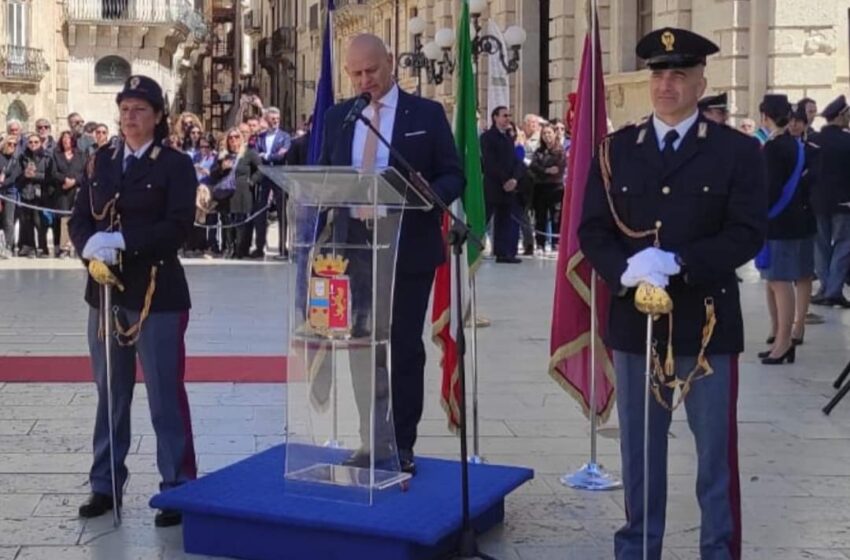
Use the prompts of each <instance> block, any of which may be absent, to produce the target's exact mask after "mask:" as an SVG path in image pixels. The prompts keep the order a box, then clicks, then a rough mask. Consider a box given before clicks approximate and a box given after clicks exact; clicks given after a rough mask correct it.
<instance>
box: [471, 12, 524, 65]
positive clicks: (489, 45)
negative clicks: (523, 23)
mask: <svg viewBox="0 0 850 560" xmlns="http://www.w3.org/2000/svg"><path fill="white" fill-rule="evenodd" d="M486 8H487V0H469V14H470V16H472V30H471V31H470V33H474V34H473V37H472V56H473V57H474V58H475V60H476V64H477V61H478V57H479V56H480V55H481V54H487V55H490V56H494V55H498V56H499V61H500V62H501V63H502V67H504V69H505V71H506V72H507V73H508V74H513V73H514V72H516V71H517V70H519V59H520V50H521V49H522V45H523V44H524V43H525V40H526V38H527V36H526V33H525V30H524V29H523V28H522V27H519V26H517V25H512V26H510V27H508V28H507V29H506V30H505V33H504V37H505V45H506V46H507V48H508V49H509V50H510V58H509V59H506V58H505V55H506V53H505V49H504V47H503V46H502V41H500V40H499V38H498V37H495V36H493V35H489V34H484V35H482V34H481V31H482V28H481V14H482V13H483V12H484V10H485V9H486Z"/></svg>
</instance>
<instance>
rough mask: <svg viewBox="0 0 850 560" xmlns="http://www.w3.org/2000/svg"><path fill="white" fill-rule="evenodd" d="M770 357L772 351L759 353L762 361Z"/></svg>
mask: <svg viewBox="0 0 850 560" xmlns="http://www.w3.org/2000/svg"><path fill="white" fill-rule="evenodd" d="M768 356H770V350H765V351H764V352H759V353H758V357H759V359H760V360H761V359H764V358H767V357H768Z"/></svg>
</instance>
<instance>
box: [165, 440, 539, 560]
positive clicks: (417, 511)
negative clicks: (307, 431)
mask: <svg viewBox="0 0 850 560" xmlns="http://www.w3.org/2000/svg"><path fill="white" fill-rule="evenodd" d="M284 454H285V449H284V446H279V447H275V448H272V449H270V450H268V451H265V452H263V453H260V454H258V455H255V456H253V457H250V458H248V459H245V460H244V461H240V462H239V463H236V464H234V465H231V466H229V467H227V468H224V469H222V470H220V471H217V472H215V473H212V474H210V475H208V476H205V477H203V478H201V479H199V480H197V481H195V482H192V483H189V484H186V485H184V486H181V487H179V488H175V489H173V490H170V491H167V492H164V493H162V494H159V495H158V496H155V497H154V498H153V499H152V500H151V506H153V507H156V508H172V509H178V510H181V511H182V512H183V545H184V548H185V550H186V552H189V553H194V554H206V555H211V556H229V557H233V558H245V559H249V560H290V559H291V560H331V559H347V560H348V559H352V560H360V559H369V560H430V559H435V558H442V557H445V556H446V555H447V554H448V553H450V552H451V551H452V549H453V546H454V544H455V542H456V539H457V536H458V534H459V530H460V524H461V513H460V511H461V496H460V463H459V462H457V461H445V460H441V459H424V458H420V457H417V460H416V465H417V471H418V472H417V475H416V477H415V478H414V479H413V480H412V482H411V484H410V487H409V489H408V490H407V491H406V492H402V491H401V490H400V489H399V488H393V489H390V490H385V491H382V492H376V494H375V498H374V504H373V505H372V506H365V505H358V504H351V503H341V502H333V501H329V500H323V499H314V498H308V497H302V496H298V495H294V494H293V493H292V492H287V491H286V490H285V484H284V477H283V472H284ZM533 477H534V472H533V471H532V470H531V469H526V468H518V467H505V466H496V465H470V466H469V480H470V512H471V515H472V518H473V524H474V526H475V529H476V530H477V531H478V532H484V531H486V530H488V529H490V528H491V527H493V526H495V525H497V524H498V523H501V521H502V519H503V517H504V497H505V496H506V495H507V494H508V493H510V492H511V491H513V490H514V489H516V488H517V487H519V486H520V485H522V484H523V483H524V482H525V481H527V480H530V479H531V478H533ZM287 484H288V483H287Z"/></svg>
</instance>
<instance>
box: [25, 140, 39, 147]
mask: <svg viewBox="0 0 850 560" xmlns="http://www.w3.org/2000/svg"><path fill="white" fill-rule="evenodd" d="M39 144H41V142H39V141H38V140H30V141H29V142H27V145H28V146H38V145H39Z"/></svg>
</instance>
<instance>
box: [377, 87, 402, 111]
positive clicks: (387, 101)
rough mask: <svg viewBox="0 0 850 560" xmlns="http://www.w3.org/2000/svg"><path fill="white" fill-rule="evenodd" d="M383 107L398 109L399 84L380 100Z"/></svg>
mask: <svg viewBox="0 0 850 560" xmlns="http://www.w3.org/2000/svg"><path fill="white" fill-rule="evenodd" d="M379 101H380V102H381V107H382V108H385V109H393V110H395V108H396V107H398V84H396V83H393V87H391V88H390V91H388V92H387V93H386V94H385V95H384V96H383V97H382V98H381V99H380V100H379ZM381 114H383V112H382V113H381Z"/></svg>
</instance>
